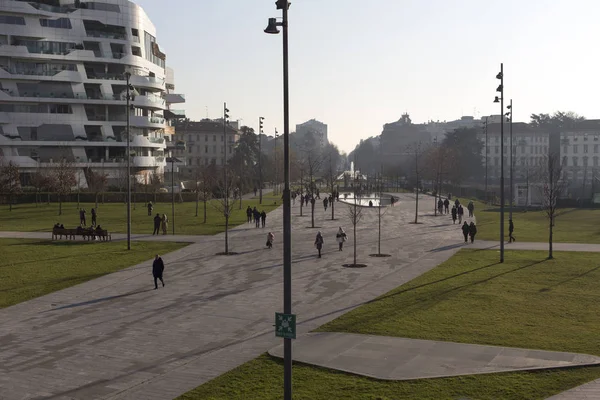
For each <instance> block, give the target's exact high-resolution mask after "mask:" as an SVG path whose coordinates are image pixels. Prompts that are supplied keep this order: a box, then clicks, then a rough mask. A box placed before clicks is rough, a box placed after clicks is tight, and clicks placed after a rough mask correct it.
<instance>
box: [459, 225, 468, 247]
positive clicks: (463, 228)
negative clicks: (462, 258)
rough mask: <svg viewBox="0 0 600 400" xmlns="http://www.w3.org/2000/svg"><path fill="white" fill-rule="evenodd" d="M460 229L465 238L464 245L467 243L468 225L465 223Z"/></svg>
mask: <svg viewBox="0 0 600 400" xmlns="http://www.w3.org/2000/svg"><path fill="white" fill-rule="evenodd" d="M461 229H462V234H463V236H464V237H465V243H467V241H468V239H469V224H467V221H465V222H464V224H463V225H462V228H461Z"/></svg>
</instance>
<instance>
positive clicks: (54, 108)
mask: <svg viewBox="0 0 600 400" xmlns="http://www.w3.org/2000/svg"><path fill="white" fill-rule="evenodd" d="M49 109H50V114H71V106H69V105H68V104H50V105H49Z"/></svg>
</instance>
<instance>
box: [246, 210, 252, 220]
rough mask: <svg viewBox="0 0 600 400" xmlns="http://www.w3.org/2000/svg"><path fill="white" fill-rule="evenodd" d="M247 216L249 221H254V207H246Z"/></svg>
mask: <svg viewBox="0 0 600 400" xmlns="http://www.w3.org/2000/svg"><path fill="white" fill-rule="evenodd" d="M246 218H247V219H248V223H250V222H252V207H250V206H248V208H246Z"/></svg>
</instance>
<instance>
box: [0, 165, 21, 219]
mask: <svg viewBox="0 0 600 400" xmlns="http://www.w3.org/2000/svg"><path fill="white" fill-rule="evenodd" d="M22 192H23V189H22V188H21V178H20V176H19V167H18V166H17V164H14V163H13V162H12V161H9V162H8V163H4V162H3V161H2V160H0V193H2V194H3V195H4V196H6V197H7V200H8V204H9V206H8V207H9V211H12V205H13V202H14V197H15V196H16V195H19V194H21V193H22Z"/></svg>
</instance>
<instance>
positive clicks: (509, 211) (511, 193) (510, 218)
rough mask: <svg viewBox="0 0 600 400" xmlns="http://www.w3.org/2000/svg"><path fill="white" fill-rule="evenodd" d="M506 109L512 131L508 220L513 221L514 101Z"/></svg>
mask: <svg viewBox="0 0 600 400" xmlns="http://www.w3.org/2000/svg"><path fill="white" fill-rule="evenodd" d="M506 108H507V109H508V112H507V113H506V114H505V115H506V117H507V118H506V122H508V123H509V127H510V128H509V129H510V131H509V132H510V133H509V143H510V177H509V178H508V179H509V182H510V189H509V191H508V193H509V196H510V200H509V203H508V219H509V220H512V213H513V206H512V205H513V169H514V167H513V164H514V162H513V134H512V128H513V124H512V121H513V112H512V99H510V104H509V105H508V106H506Z"/></svg>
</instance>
